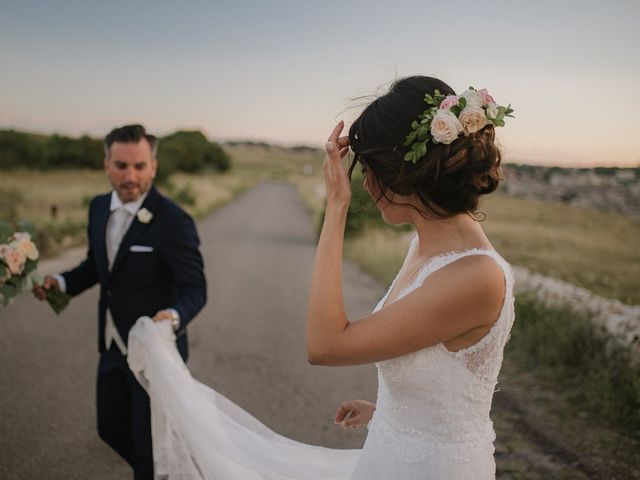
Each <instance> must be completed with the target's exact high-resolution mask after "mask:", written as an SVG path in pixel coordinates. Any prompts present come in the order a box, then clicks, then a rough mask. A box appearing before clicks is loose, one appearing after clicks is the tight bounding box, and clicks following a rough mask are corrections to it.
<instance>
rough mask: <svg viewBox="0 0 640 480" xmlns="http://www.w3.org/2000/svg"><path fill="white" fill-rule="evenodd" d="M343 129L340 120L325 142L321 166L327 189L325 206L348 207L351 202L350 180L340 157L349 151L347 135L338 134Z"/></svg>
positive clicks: (342, 123)
mask: <svg viewBox="0 0 640 480" xmlns="http://www.w3.org/2000/svg"><path fill="white" fill-rule="evenodd" d="M343 129H344V122H343V121H342V120H341V121H340V122H339V123H338V124H337V125H336V126H335V128H334V129H333V131H332V132H331V135H329V138H328V139H327V143H326V144H325V149H326V155H325V157H324V163H323V165H322V167H323V171H324V184H325V187H326V190H327V207H328V206H329V205H334V206H338V207H348V206H349V202H351V182H350V181H349V177H348V175H347V171H346V169H345V167H344V165H343V164H342V159H343V158H344V156H345V155H346V154H347V152H348V151H349V137H348V136H343V137H341V136H340V133H342V130H343Z"/></svg>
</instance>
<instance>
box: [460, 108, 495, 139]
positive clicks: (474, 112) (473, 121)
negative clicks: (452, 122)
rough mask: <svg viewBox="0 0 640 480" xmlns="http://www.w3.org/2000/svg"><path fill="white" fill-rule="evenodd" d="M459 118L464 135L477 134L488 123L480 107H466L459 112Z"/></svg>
mask: <svg viewBox="0 0 640 480" xmlns="http://www.w3.org/2000/svg"><path fill="white" fill-rule="evenodd" d="M459 118H460V123H461V124H462V128H464V133H465V135H468V134H470V133H474V132H477V131H478V130H480V129H481V128H482V127H484V126H485V125H486V124H487V123H489V121H488V120H487V116H486V115H485V113H484V110H483V109H482V107H476V106H470V107H469V106H467V107H465V109H464V110H462V112H460V117H459Z"/></svg>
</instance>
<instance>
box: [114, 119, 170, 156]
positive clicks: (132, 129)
mask: <svg viewBox="0 0 640 480" xmlns="http://www.w3.org/2000/svg"><path fill="white" fill-rule="evenodd" d="M143 138H144V139H146V140H147V142H149V146H150V147H151V154H152V156H153V158H155V156H156V151H157V150H158V139H157V138H156V137H155V135H151V134H149V133H147V131H146V130H145V129H144V127H143V126H142V125H138V124H135V125H125V126H124V127H118V128H114V129H113V130H111V131H110V132H109V134H108V135H107V136H106V137H104V155H105V157H107V158H108V157H109V151H110V149H111V145H113V144H114V143H115V142H119V143H138V142H139V141H140V140H142V139H143Z"/></svg>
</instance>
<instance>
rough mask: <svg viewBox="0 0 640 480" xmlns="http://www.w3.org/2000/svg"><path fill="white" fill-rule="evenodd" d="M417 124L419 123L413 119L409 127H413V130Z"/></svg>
mask: <svg viewBox="0 0 640 480" xmlns="http://www.w3.org/2000/svg"><path fill="white" fill-rule="evenodd" d="M418 125H419V124H418V122H417V121H416V120H414V121H413V122H411V128H413V129H414V130H415V129H416V128H418Z"/></svg>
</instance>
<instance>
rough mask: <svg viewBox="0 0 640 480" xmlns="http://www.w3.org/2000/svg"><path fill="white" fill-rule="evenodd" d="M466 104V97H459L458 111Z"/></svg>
mask: <svg viewBox="0 0 640 480" xmlns="http://www.w3.org/2000/svg"><path fill="white" fill-rule="evenodd" d="M466 106H467V99H466V98H464V97H460V98H459V99H458V107H459V108H460V111H462V110H464V107H466Z"/></svg>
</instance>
